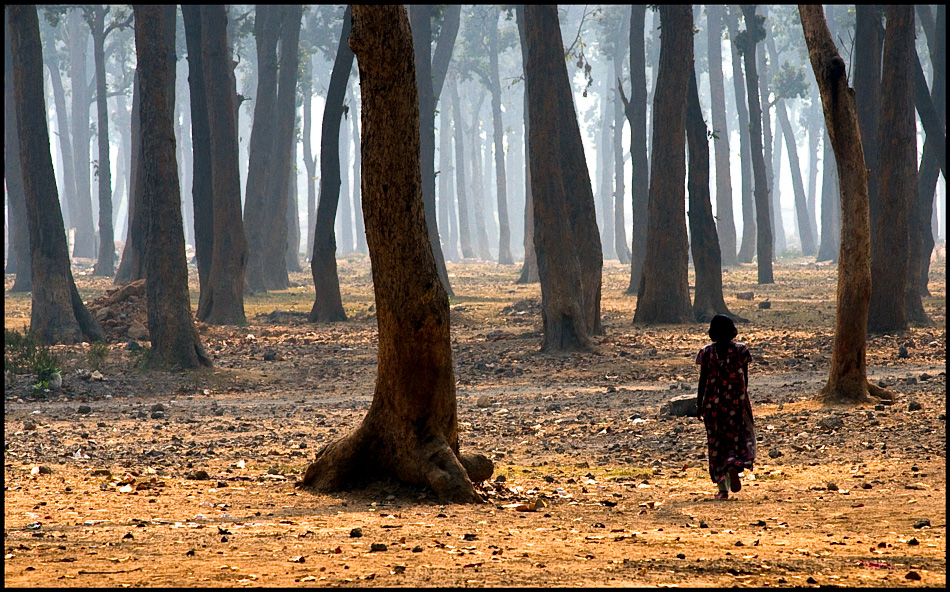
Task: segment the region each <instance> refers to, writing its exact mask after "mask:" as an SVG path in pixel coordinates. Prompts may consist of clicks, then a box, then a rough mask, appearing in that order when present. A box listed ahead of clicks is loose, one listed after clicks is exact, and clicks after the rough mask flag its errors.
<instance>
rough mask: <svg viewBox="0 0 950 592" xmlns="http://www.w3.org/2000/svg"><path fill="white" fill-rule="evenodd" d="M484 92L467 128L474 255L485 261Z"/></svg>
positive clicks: (487, 254) (488, 251) (487, 255)
mask: <svg viewBox="0 0 950 592" xmlns="http://www.w3.org/2000/svg"><path fill="white" fill-rule="evenodd" d="M484 98H485V93H484V92H481V93H480V94H479V98H478V104H477V105H476V106H475V110H474V111H473V112H472V126H471V127H470V128H469V130H468V138H469V141H470V142H471V146H470V149H471V151H472V221H473V222H474V224H475V255H476V256H477V257H478V258H479V259H484V260H485V261H490V260H491V250H490V249H489V247H488V231H487V230H486V228H485V226H486V224H487V221H486V220H485V205H484V204H485V184H484V175H483V174H482V150H481V148H482V134H481V126H480V125H479V124H480V122H481V117H479V116H480V115H481V110H482V101H483V100H484Z"/></svg>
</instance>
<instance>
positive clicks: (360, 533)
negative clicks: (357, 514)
mask: <svg viewBox="0 0 950 592" xmlns="http://www.w3.org/2000/svg"><path fill="white" fill-rule="evenodd" d="M361 536H363V529H362V528H360V527H358V526H357V527H356V528H354V529H352V530H350V537H352V538H357V537H361Z"/></svg>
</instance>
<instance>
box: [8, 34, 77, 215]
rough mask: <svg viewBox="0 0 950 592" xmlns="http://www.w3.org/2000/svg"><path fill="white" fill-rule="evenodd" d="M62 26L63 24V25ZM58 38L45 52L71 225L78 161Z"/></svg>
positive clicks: (48, 39)
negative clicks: (70, 205) (58, 48)
mask: <svg viewBox="0 0 950 592" xmlns="http://www.w3.org/2000/svg"><path fill="white" fill-rule="evenodd" d="M61 26H62V25H61ZM55 44H56V40H55V39H53V36H52V35H48V36H46V38H45V39H44V40H43V46H44V48H43V52H44V53H45V54H46V60H47V62H46V69H47V71H48V72H49V79H50V83H51V85H52V87H53V104H54V106H55V107H56V128H57V130H56V131H57V134H56V138H57V141H58V142H59V150H60V155H61V157H62V160H63V179H62V181H63V186H62V191H61V193H62V195H63V199H62V206H63V217H64V222H65V223H66V226H71V225H72V224H71V221H70V216H69V201H70V195H75V194H76V161H75V159H74V157H73V143H72V139H71V137H70V136H71V134H72V132H71V131H70V129H71V128H70V126H69V111H68V110H67V109H66V92H65V90H64V89H63V76H62V74H61V73H60V71H59V58H58V57H57V55H56V46H55ZM11 80H12V79H11Z"/></svg>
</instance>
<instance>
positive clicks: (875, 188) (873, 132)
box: [854, 4, 884, 249]
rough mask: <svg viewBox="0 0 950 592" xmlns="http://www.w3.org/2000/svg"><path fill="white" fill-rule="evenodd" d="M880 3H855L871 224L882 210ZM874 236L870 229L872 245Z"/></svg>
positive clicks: (860, 112)
mask: <svg viewBox="0 0 950 592" xmlns="http://www.w3.org/2000/svg"><path fill="white" fill-rule="evenodd" d="M881 8H882V7H881V6H878V5H875V4H856V5H855V27H854V28H855V31H854V91H855V94H854V100H855V104H856V108H857V110H858V126H859V127H860V128H861V140H862V146H863V147H864V162H865V166H866V167H867V169H868V171H870V172H869V173H868V200H869V205H870V217H871V228H872V229H873V228H874V227H875V226H876V225H877V220H878V218H879V217H880V211H881V170H880V167H879V166H878V156H877V153H878V144H877V129H878V116H879V114H880V111H881V51H882V42H883V39H884V27H882V26H881V17H882V16H883V15H882V14H881ZM874 241H875V236H874V232H873V231H872V232H871V249H874Z"/></svg>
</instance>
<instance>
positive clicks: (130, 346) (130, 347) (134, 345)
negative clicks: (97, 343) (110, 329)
mask: <svg viewBox="0 0 950 592" xmlns="http://www.w3.org/2000/svg"><path fill="white" fill-rule="evenodd" d="M140 349H142V346H141V345H139V342H138V341H133V340H131V339H130V340H129V341H128V343H126V344H125V350H126V351H139V350H140ZM192 555H194V553H192Z"/></svg>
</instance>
